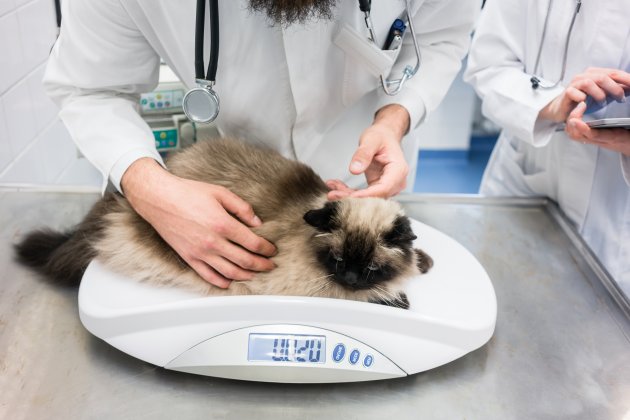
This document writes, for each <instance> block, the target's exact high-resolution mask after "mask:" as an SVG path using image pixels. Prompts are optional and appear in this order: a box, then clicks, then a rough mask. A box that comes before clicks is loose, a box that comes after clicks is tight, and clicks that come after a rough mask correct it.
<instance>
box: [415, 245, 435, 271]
mask: <svg viewBox="0 0 630 420" xmlns="http://www.w3.org/2000/svg"><path fill="white" fill-rule="evenodd" d="M414 251H415V252H416V256H417V257H418V258H417V259H418V262H417V266H418V270H420V272H421V273H422V274H424V273H426V272H427V271H429V270H430V269H431V267H433V258H431V257H429V255H428V254H427V253H426V252H424V251H423V250H421V249H414Z"/></svg>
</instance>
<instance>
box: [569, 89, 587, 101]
mask: <svg viewBox="0 0 630 420" xmlns="http://www.w3.org/2000/svg"><path fill="white" fill-rule="evenodd" d="M565 94H566V95H567V98H569V99H570V100H571V101H573V102H575V103H578V104H579V103H580V102H584V101H585V100H586V98H587V95H586V93H584V92H582V91H581V90H579V89H577V88H575V87H573V86H569V87H568V88H567V90H566V92H565Z"/></svg>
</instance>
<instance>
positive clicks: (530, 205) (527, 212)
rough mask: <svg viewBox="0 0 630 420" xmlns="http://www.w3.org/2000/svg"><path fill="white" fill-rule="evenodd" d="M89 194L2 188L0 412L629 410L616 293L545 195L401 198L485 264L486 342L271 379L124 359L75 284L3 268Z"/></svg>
mask: <svg viewBox="0 0 630 420" xmlns="http://www.w3.org/2000/svg"><path fill="white" fill-rule="evenodd" d="M96 199H97V195H96V194H66V193H52V192H24V191H23V192H14V191H2V190H0V263H1V265H0V278H1V279H2V281H1V282H0V419H144V418H151V419H186V418H230V419H231V418H234V419H250V418H255V419H256V420H261V419H279V418H287V419H293V418H296V419H302V420H303V419H372V418H374V419H377V418H378V419H384V418H385V419H392V420H393V419H420V418H424V419H554V420H556V419H589V420H590V419H593V420H595V419H618V420H630V316H629V315H630V310H629V306H628V301H627V298H626V297H625V296H624V295H623V294H620V293H619V291H618V289H617V288H616V287H615V285H614V284H612V283H611V282H610V279H609V277H608V276H607V274H606V272H605V271H603V270H601V268H600V267H599V266H598V263H597V261H596V260H595V259H593V257H592V255H591V254H590V252H589V250H588V249H587V248H585V247H584V246H583V244H582V243H581V242H580V240H579V239H578V238H577V236H576V235H575V234H574V232H573V230H572V229H571V227H570V226H569V224H568V223H567V222H566V220H565V219H564V218H563V216H562V215H561V214H560V213H559V212H558V210H557V209H556V208H555V206H554V205H553V204H551V203H548V202H547V201H545V200H542V199H518V200H517V199H505V200H501V199H484V198H478V197H435V196H407V197H403V198H401V199H400V200H401V201H402V203H403V204H404V206H405V208H406V210H407V213H408V215H409V216H411V217H413V218H416V219H418V220H421V221H423V222H425V223H427V224H429V225H431V226H433V227H435V228H437V229H439V230H441V231H443V232H444V233H446V234H448V235H450V236H452V237H453V238H455V239H456V240H457V241H459V242H460V243H461V244H463V245H464V246H465V247H466V248H468V249H469V250H470V251H471V252H472V253H473V254H474V255H475V257H476V258H478V259H479V261H480V262H481V263H482V264H483V265H484V267H485V268H486V270H487V272H488V274H489V275H490V278H491V279H492V282H493V284H494V287H495V290H496V294H497V301H498V319H497V327H496V331H495V334H494V337H493V338H492V339H491V340H490V342H489V343H488V344H486V345H485V346H483V347H482V348H480V349H478V350H476V351H474V352H472V353H470V354H468V355H467V356H465V357H463V358H461V359H459V360H456V361H454V362H452V363H450V364H447V365H445V366H442V367H439V368H436V369H434V370H431V371H428V372H424V373H420V374H417V375H413V376H410V377H406V378H403V379H395V380H386V381H377V382H365V383H354V384H328V385H282V384H265V383H252V382H238V381H231V380H225V379H215V378H211V377H203V376H194V375H189V374H185V373H178V372H173V371H166V370H164V369H161V368H156V367H153V366H151V365H149V364H147V363H144V362H141V361H139V360H136V359H134V358H132V357H130V356H127V355H125V354H124V353H122V352H120V351H118V350H116V349H114V348H113V347H110V346H109V345H107V344H106V343H104V342H102V341H100V340H99V339H97V338H95V337H93V336H91V335H90V334H89V333H88V332H87V331H86V330H85V329H84V328H83V327H82V325H81V323H80V321H79V317H78V313H77V293H76V290H68V289H57V288H54V287H51V286H48V285H46V284H44V283H42V282H41V281H38V278H37V276H36V275H35V274H33V273H32V272H31V271H29V270H28V269H25V268H22V267H20V266H18V265H17V264H16V263H15V262H13V256H12V249H11V244H12V243H13V242H15V241H16V240H17V238H18V236H19V235H20V234H21V233H23V232H25V231H28V230H30V229H32V228H35V227H39V226H43V225H47V226H51V227H55V228H63V227H69V226H71V225H72V224H74V223H76V222H78V221H79V220H80V219H81V217H82V216H83V215H84V214H85V213H86V212H87V211H88V209H89V207H90V205H91V204H92V203H93V202H94V201H95V200H96Z"/></svg>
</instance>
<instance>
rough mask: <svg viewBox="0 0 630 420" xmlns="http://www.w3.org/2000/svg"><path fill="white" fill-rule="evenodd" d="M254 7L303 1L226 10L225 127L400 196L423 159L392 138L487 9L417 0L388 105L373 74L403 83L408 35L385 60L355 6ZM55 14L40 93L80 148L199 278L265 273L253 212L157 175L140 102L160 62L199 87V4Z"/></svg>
mask: <svg viewBox="0 0 630 420" xmlns="http://www.w3.org/2000/svg"><path fill="white" fill-rule="evenodd" d="M254 3H257V4H260V3H265V4H270V5H272V6H269V7H275V5H274V3H278V4H282V3H283V4H284V5H285V6H287V5H290V6H291V7H292V5H293V4H297V3H300V2H299V1H296V2H294V3H291V2H280V1H278V2H274V1H266V2H265V1H257V2H254V1H248V0H241V1H236V0H230V1H221V2H220V4H219V16H220V37H219V38H220V52H219V64H218V72H217V78H216V86H215V90H216V91H217V93H218V94H219V95H220V98H221V112H220V114H219V117H218V119H217V120H216V124H217V126H218V128H219V130H220V132H221V133H222V134H223V135H225V136H235V137H241V138H245V139H247V140H249V141H253V142H261V143H264V144H267V145H270V146H272V147H273V148H275V149H276V150H278V151H280V152H281V153H282V154H283V155H285V156H287V157H292V158H297V159H300V160H302V161H304V162H306V163H308V164H311V165H312V166H314V167H315V169H316V170H318V171H319V172H320V173H321V175H322V176H323V177H325V178H340V179H341V180H346V179H347V178H348V175H349V172H348V168H349V165H350V162H351V160H352V166H351V169H352V172H353V173H354V174H360V173H364V172H365V174H366V176H367V178H368V182H369V184H370V187H369V188H368V189H364V190H361V191H359V192H356V193H355V194H357V195H379V196H388V195H393V194H396V193H398V192H400V191H401V190H402V189H403V188H404V185H405V179H406V177H407V174H408V173H409V172H412V173H413V170H412V171H409V170H408V165H411V166H412V169H413V166H415V161H416V158H417V145H416V143H415V139H413V136H410V137H411V138H410V139H408V140H410V141H406V142H405V143H404V144H403V149H404V151H405V152H406V153H403V150H401V146H400V140H401V138H402V136H403V135H404V134H405V132H407V130H413V129H414V128H415V127H416V126H417V125H418V124H420V123H421V122H422V120H423V119H424V118H425V117H426V115H427V113H428V112H431V110H433V109H435V108H436V107H437V106H438V104H439V103H440V101H441V100H442V98H443V96H444V95H445V94H446V92H447V90H448V87H449V86H450V84H451V82H452V80H453V78H454V77H455V75H456V73H457V71H458V69H459V68H460V60H461V59H462V57H463V56H464V54H465V53H466V51H467V48H468V45H469V37H470V31H471V28H472V24H473V22H474V20H475V18H476V17H477V14H478V10H479V9H480V3H481V2H480V1H473V0H414V1H411V4H412V6H411V13H412V16H413V19H414V22H415V25H416V30H417V39H418V41H419V43H420V49H421V52H422V65H421V67H420V70H419V72H418V74H416V75H415V77H413V78H412V79H411V80H409V81H408V82H407V84H406V85H405V86H404V89H403V90H402V92H400V93H399V94H398V95H396V96H387V95H385V94H384V93H383V91H382V90H381V88H380V86H379V79H378V76H379V75H380V74H381V73H383V74H389V73H390V71H391V75H392V77H394V78H398V77H400V75H401V71H402V69H403V68H404V66H405V65H406V64H411V65H414V64H415V60H416V54H415V52H414V49H413V46H412V45H413V43H412V40H411V38H410V36H409V34H408V33H407V36H406V37H405V40H404V45H403V47H402V49H398V50H394V51H382V50H380V48H376V47H373V46H371V45H370V44H369V41H368V40H367V30H366V27H365V22H364V15H363V13H361V12H360V10H359V4H358V1H356V0H340V1H337V2H336V5H335V2H334V1H330V0H328V1H322V2H321V3H330V4H332V12H333V13H332V15H333V18H332V19H319V20H318V19H310V20H307V21H306V22H304V23H301V24H288V25H287V24H276V25H274V24H273V22H272V21H270V19H269V18H268V17H267V15H265V14H264V13H260V12H257V11H252V10H250V9H251V7H252V5H253V4H254ZM302 3H313V2H312V1H310V0H309V1H308V2H306V1H302ZM314 3H317V2H314ZM62 6H63V10H62V12H63V19H64V20H63V24H62V28H61V35H60V37H59V39H58V41H57V43H56V44H55V47H54V49H53V51H52V54H51V58H50V61H49V64H48V67H47V71H46V76H45V86H46V88H47V91H48V93H49V95H50V96H51V97H52V98H53V99H54V100H55V101H56V102H57V103H58V104H59V105H60V107H61V113H60V116H61V119H62V120H63V121H64V123H65V124H66V126H67V127H68V129H69V131H70V133H71V135H72V137H73V138H74V140H75V141H76V143H77V145H78V147H79V149H80V150H81V152H82V153H83V154H84V155H85V156H86V157H87V158H88V160H90V161H91V162H92V163H93V164H94V165H95V166H96V167H97V168H98V169H99V170H100V171H101V172H102V174H103V175H104V177H105V178H106V179H109V181H111V183H112V184H113V185H114V186H115V187H116V188H117V189H118V190H120V191H123V190H124V193H125V195H126V197H127V198H128V199H129V201H130V203H131V204H132V205H133V206H134V208H135V209H136V210H137V211H138V213H139V214H141V215H142V216H143V217H144V218H145V219H146V220H147V221H149V222H150V223H151V224H152V225H153V226H154V227H155V228H156V230H157V231H158V232H159V233H160V235H161V236H162V237H163V238H164V239H165V240H166V241H167V242H168V243H169V244H170V245H171V246H172V247H173V248H174V249H175V250H176V251H177V252H178V253H179V254H180V255H181V256H182V258H184V260H186V262H188V264H189V265H191V266H192V267H193V268H194V269H195V270H196V271H197V272H198V273H199V274H200V275H201V276H202V277H203V278H205V279H206V280H208V281H210V282H212V283H214V284H216V285H219V286H222V287H227V286H228V285H229V280H230V279H234V280H246V279H248V278H249V277H251V271H252V270H268V269H271V268H272V265H271V263H270V261H269V260H267V259H266V258H262V257H261V256H260V255H256V254H261V255H263V256H269V255H271V254H272V253H273V252H274V248H273V246H272V245H271V244H269V243H268V242H267V241H264V240H263V239H262V238H260V237H258V236H256V235H254V234H253V233H252V232H251V231H250V230H249V229H247V228H246V225H247V226H256V225H257V224H259V223H260V220H258V219H257V218H256V217H255V215H254V214H253V211H252V209H251V207H249V205H248V204H247V203H245V202H243V201H242V200H240V199H239V198H238V197H236V196H235V195H234V194H232V193H230V192H229V191H225V190H224V189H222V188H219V187H216V186H210V185H206V184H203V185H202V184H200V183H194V182H191V181H187V180H182V179H179V178H174V177H173V176H171V175H170V174H168V172H166V171H165V170H163V169H162V168H161V167H160V166H159V165H160V164H161V163H162V161H161V158H160V156H159V155H158V153H157V152H156V150H155V147H154V139H153V135H152V133H151V131H150V130H149V128H148V126H147V125H146V123H145V122H144V121H143V120H142V118H140V116H139V115H138V113H137V108H138V100H139V94H140V93H142V92H147V91H151V90H152V89H153V88H154V87H155V86H156V84H157V81H158V64H159V58H160V57H162V58H163V59H164V60H165V61H166V62H167V63H168V65H169V66H170V67H171V68H172V69H173V70H174V71H175V73H177V75H178V76H179V77H180V79H181V80H182V81H183V82H184V83H185V84H187V85H188V86H189V87H192V86H194V76H195V71H194V27H195V1H194V0H184V1H172V0H66V1H64V2H62ZM404 7H405V2H404V1H402V0H396V1H393V0H392V1H387V2H382V1H379V2H374V4H373V5H372V18H373V22H374V28H375V32H376V36H377V39H379V40H381V41H380V42H384V40H385V38H386V35H387V33H388V31H389V28H390V26H391V24H392V22H393V21H394V20H395V19H396V18H397V17H399V16H401V15H402V13H403V11H404ZM285 23H286V22H285ZM206 34H207V35H208V37H209V31H208V30H206ZM208 43H209V40H206V45H208ZM205 60H206V63H207V61H208V56H207V54H206V57H205ZM377 111H378V114H377V116H376V118H375V113H376V112H377ZM359 141H360V147H359V148H358V149H357V143H358V142H359ZM353 153H354V155H353ZM405 160H406V161H407V162H408V163H405ZM366 169H367V172H366ZM331 185H332V187H333V188H334V189H336V190H337V191H336V194H337V196H342V195H344V194H347V191H346V190H345V187H344V186H343V185H342V184H340V183H332V184H331ZM228 213H231V214H233V215H235V216H236V218H232V217H231V216H230V215H229V214H228ZM200 215H201V216H200ZM237 219H238V220H240V221H237ZM241 222H242V223H241ZM235 244H238V245H240V247H238V246H236V245H235ZM248 251H250V252H248Z"/></svg>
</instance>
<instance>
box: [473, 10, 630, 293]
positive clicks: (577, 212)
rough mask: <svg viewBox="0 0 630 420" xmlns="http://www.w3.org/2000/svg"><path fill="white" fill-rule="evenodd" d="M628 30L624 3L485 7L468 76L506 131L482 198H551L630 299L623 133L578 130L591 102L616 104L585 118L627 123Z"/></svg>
mask: <svg viewBox="0 0 630 420" xmlns="http://www.w3.org/2000/svg"><path fill="white" fill-rule="evenodd" d="M578 3H580V4H578ZM578 7H580V9H579V13H578V14H577V16H576V19H575V25H574V28H573V30H572V31H570V27H571V21H572V19H573V17H574V15H575V12H576V10H577V8H578ZM545 22H547V23H545ZM628 22H630V8H628V3H627V1H625V0H607V1H605V2H601V1H596V0H583V1H577V0H488V1H487V2H486V5H485V9H484V11H483V12H482V15H481V18H480V21H479V24H478V26H477V29H476V33H475V36H474V39H473V44H472V47H471V52H470V55H469V60H468V69H467V72H466V75H465V78H466V79H467V81H469V82H470V83H471V84H472V85H473V86H474V88H475V89H476V91H477V93H478V94H479V95H480V96H481V98H482V100H483V108H482V109H483V112H484V114H485V115H486V116H487V117H488V118H490V119H491V120H493V121H494V122H496V123H497V124H499V125H500V126H501V127H502V129H503V131H502V132H501V136H500V138H499V140H498V143H497V145H496V147H495V150H494V151H493V153H492V156H491V158H490V163H489V164H488V167H487V169H486V172H485V174H484V177H483V180H482V185H481V193H482V194H485V195H509V196H523V195H544V196H547V197H550V198H551V199H553V200H555V201H556V202H557V203H558V204H559V206H560V207H561V208H562V210H564V212H565V213H566V214H567V216H568V217H569V218H570V219H571V220H572V221H573V222H574V223H575V226H576V227H577V229H578V230H579V232H580V233H581V234H582V236H583V237H584V239H585V240H586V241H587V243H588V244H589V245H590V247H591V248H592V249H593V250H594V252H595V253H596V254H597V255H598V256H599V258H600V259H601V260H602V262H603V264H604V265H605V266H606V268H607V269H608V271H609V272H610V273H611V274H612V276H613V277H614V278H615V279H616V280H617V282H618V283H619V284H620V286H621V287H622V288H623V289H624V290H625V292H626V294H627V295H629V296H630V131H626V130H622V129H605V130H596V129H590V128H589V127H588V126H587V125H586V124H585V122H584V119H585V118H588V117H585V116H584V112H585V110H586V104H585V101H587V98H588V97H591V98H592V100H594V101H595V102H596V103H597V102H600V103H601V102H603V101H605V100H606V99H607V98H608V99H609V100H612V101H613V102H615V100H616V101H617V102H619V103H618V104H617V105H616V106H615V105H614V104H613V105H612V106H610V107H608V108H607V109H606V108H605V109H603V110H601V111H599V112H596V113H594V114H592V115H591V116H589V117H590V118H598V117H605V116H607V115H606V113H609V114H610V113H611V112H613V110H612V108H615V109H614V113H615V115H614V116H616V117H619V116H625V117H630V107H629V105H628V104H627V103H624V102H625V100H626V99H625V93H624V89H625V90H626V91H627V90H628V88H630V74H628V70H630V26H629V25H628ZM545 28H546V29H545ZM545 30H546V35H545V41H544V43H542V42H541V40H542V37H543V32H545ZM569 33H571V35H570V42H569V44H568V52H567V54H566V69H565V70H564V72H563V67H565V66H564V65H563V62H564V55H565V54H564V50H565V45H566V42H567V40H568V39H569ZM539 54H540V59H539V66H538V68H536V62H537V61H538V55H539ZM534 73H536V74H535V75H536V76H537V77H538V78H540V80H541V81H542V82H541V86H548V87H551V86H553V85H554V84H555V83H556V82H558V84H557V85H556V86H554V87H552V88H549V89H545V88H544V87H539V88H538V89H534V88H533V86H532V83H531V81H530V79H531V78H532V76H534ZM563 73H564V74H563ZM561 123H566V127H567V128H566V129H565V130H564V131H562V129H561V125H560V124H561ZM559 128H560V131H558V129H559Z"/></svg>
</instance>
